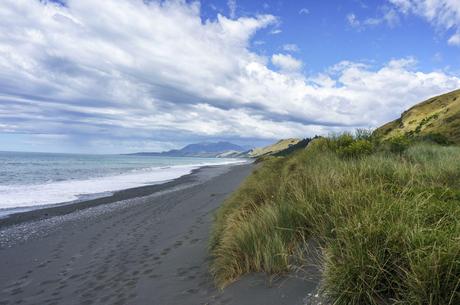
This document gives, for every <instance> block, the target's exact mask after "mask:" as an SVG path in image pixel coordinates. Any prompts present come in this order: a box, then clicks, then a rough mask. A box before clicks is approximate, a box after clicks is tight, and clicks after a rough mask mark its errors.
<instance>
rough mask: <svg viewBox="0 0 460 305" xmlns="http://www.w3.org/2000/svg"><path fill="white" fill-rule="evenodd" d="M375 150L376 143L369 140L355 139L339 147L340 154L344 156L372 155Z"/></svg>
mask: <svg viewBox="0 0 460 305" xmlns="http://www.w3.org/2000/svg"><path fill="white" fill-rule="evenodd" d="M373 150H374V145H373V144H372V143H371V142H370V141H369V140H354V141H353V142H351V143H350V144H349V145H347V146H344V147H339V148H338V149H337V152H338V154H339V155H340V156H341V157H343V158H358V157H361V156H366V155H370V154H371V153H372V151H373Z"/></svg>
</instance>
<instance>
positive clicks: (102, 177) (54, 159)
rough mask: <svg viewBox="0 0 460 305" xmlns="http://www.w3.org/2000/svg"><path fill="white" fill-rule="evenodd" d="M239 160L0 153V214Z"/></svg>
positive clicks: (65, 200) (84, 197)
mask: <svg viewBox="0 0 460 305" xmlns="http://www.w3.org/2000/svg"><path fill="white" fill-rule="evenodd" d="M236 162H242V160H240V159H220V158H188V157H184V158H179V157H152V156H136V155H81V154H54V153H28V152H27V153H25V152H0V216H1V215H6V214H9V213H10V212H11V211H18V210H19V211H22V210H29V209H33V208H37V207H40V206H46V205H52V204H57V203H65V202H71V201H72V202H73V201H76V200H85V199H92V198H97V197H101V196H107V195H110V194H111V193H112V192H114V191H117V190H123V189H128V188H133V187H139V186H144V185H151V184H158V183H161V182H165V181H169V180H172V179H175V178H178V177H180V176H183V175H186V174H189V173H190V172H191V171H192V170H194V169H197V168H199V167H202V166H206V165H223V164H230V163H236Z"/></svg>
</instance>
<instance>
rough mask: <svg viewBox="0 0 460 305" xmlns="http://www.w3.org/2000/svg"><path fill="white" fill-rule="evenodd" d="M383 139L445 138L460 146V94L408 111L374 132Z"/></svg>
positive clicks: (431, 101)
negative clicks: (404, 137)
mask: <svg viewBox="0 0 460 305" xmlns="http://www.w3.org/2000/svg"><path fill="white" fill-rule="evenodd" d="M375 133H376V135H379V136H381V137H382V138H384V139H389V138H393V137H397V136H414V137H417V136H428V135H434V136H439V135H441V136H442V137H444V138H446V139H447V140H449V141H451V142H453V143H457V144H459V143H460V90H456V91H453V92H450V93H447V94H443V95H440V96H436V97H433V98H430V99H429V100H427V101H424V102H422V103H420V104H417V105H415V106H414V107H412V108H410V109H409V110H407V111H405V112H404V113H403V114H402V115H401V117H400V118H399V119H397V120H394V121H392V122H390V123H387V124H385V125H383V126H382V127H380V128H378V129H377V130H376V131H375Z"/></svg>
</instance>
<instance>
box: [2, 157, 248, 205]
mask: <svg viewBox="0 0 460 305" xmlns="http://www.w3.org/2000/svg"><path fill="white" fill-rule="evenodd" d="M239 162H242V161H238V160H225V161H224V160H222V161H221V162H219V163H201V164H194V165H175V166H169V167H164V166H163V167H152V168H145V169H142V170H137V171H133V172H130V173H125V174H120V175H116V176H110V177H100V178H93V179H87V180H67V181H59V182H50V183H44V184H35V185H7V186H5V185H3V186H2V185H0V210H1V209H12V208H25V207H37V206H43V205H50V204H57V203H64V202H70V201H75V200H78V199H79V197H80V196H85V195H91V194H99V193H110V192H114V191H119V190H124V189H129V188H134V187H139V186H144V185H150V184H158V183H161V182H165V181H169V180H172V179H176V178H179V177H181V176H184V175H187V174H189V173H191V172H192V170H194V169H197V168H199V167H202V166H207V165H223V164H231V163H239ZM243 162H244V161H243Z"/></svg>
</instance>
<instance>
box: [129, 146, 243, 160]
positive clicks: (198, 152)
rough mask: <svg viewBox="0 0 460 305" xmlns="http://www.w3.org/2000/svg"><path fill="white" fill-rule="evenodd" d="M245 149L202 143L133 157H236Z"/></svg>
mask: <svg viewBox="0 0 460 305" xmlns="http://www.w3.org/2000/svg"><path fill="white" fill-rule="evenodd" d="M244 151H245V149H244V148H243V147H241V146H239V145H236V144H233V143H230V142H217V143H214V142H202V143H196V144H189V145H187V146H185V147H184V148H182V149H173V150H169V151H164V152H140V153H134V154H131V155H138V156H139V155H140V156H164V157H210V158H212V157H221V158H228V157H236V156H240V154H241V155H242V153H243V152H244Z"/></svg>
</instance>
